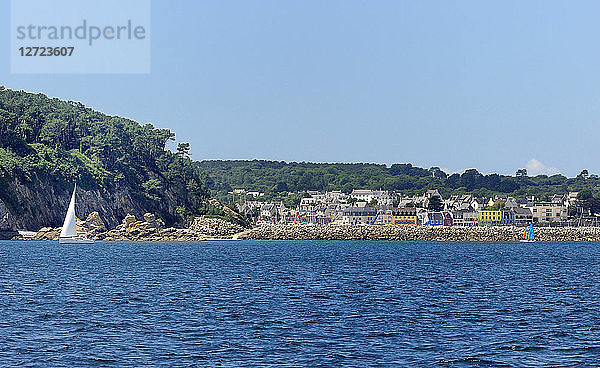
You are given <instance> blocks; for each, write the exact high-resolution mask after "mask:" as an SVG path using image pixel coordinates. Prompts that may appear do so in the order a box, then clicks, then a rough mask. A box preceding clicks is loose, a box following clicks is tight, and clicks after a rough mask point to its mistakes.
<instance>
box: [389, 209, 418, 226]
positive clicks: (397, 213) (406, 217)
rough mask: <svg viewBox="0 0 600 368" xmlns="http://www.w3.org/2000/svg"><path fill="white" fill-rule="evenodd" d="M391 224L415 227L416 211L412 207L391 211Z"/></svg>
mask: <svg viewBox="0 0 600 368" xmlns="http://www.w3.org/2000/svg"><path fill="white" fill-rule="evenodd" d="M392 223H393V224H394V225H416V224H417V209H416V208H414V207H404V208H398V209H395V210H394V211H392Z"/></svg>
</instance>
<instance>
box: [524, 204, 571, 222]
mask: <svg viewBox="0 0 600 368" xmlns="http://www.w3.org/2000/svg"><path fill="white" fill-rule="evenodd" d="M524 207H525V208H528V209H529V210H531V214H532V216H533V222H534V223H537V222H549V223H553V222H564V221H567V207H565V206H564V205H563V204H562V203H554V202H529V203H527V204H526V205H525V206H524Z"/></svg>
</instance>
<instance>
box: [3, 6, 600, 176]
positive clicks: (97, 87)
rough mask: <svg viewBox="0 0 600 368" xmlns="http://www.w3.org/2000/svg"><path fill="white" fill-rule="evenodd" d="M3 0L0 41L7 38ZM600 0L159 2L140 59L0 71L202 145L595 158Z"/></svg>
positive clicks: (594, 168)
mask: <svg viewBox="0 0 600 368" xmlns="http://www.w3.org/2000/svg"><path fill="white" fill-rule="evenodd" d="M8 10H9V1H7V0H0V24H2V25H1V26H0V27H2V28H1V29H3V32H4V36H3V37H0V50H8V49H9V36H8V34H9V24H10V22H9V11H8ZM599 14H600V2H594V1H577V2H566V1H560V2H558V1H547V0H545V1H507V0H503V1H496V2H491V1H452V2H450V1H441V0H440V1H421V0H420V1H366V0H364V1H352V0H344V1H306V0H302V1H263V0H261V1H183V0H171V1H166V0H165V1H158V0H155V1H153V2H152V29H151V45H152V59H151V73H150V74H143V75H17V74H14V75H13V74H10V63H9V58H8V55H6V57H4V58H0V84H2V85H5V86H6V87H8V88H12V89H24V90H27V91H33V92H42V93H45V94H47V95H49V96H52V97H59V98H62V99H69V100H77V101H81V102H83V103H84V104H85V105H88V106H90V107H92V108H95V109H97V110H100V111H102V112H105V113H108V114H114V115H120V116H124V117H128V118H132V119H134V120H137V121H139V122H142V123H145V122H151V123H153V124H154V125H155V126H157V127H163V128H170V129H171V130H173V131H174V132H175V133H176V134H177V140H178V141H189V142H190V143H191V145H192V155H193V158H194V159H196V160H202V159H253V158H259V159H273V160H286V161H317V162H379V163H388V164H390V163H396V162H410V163H413V164H414V165H418V166H422V167H430V166H440V167H442V168H445V169H447V170H449V171H462V170H464V169H466V168H471V167H474V168H477V169H479V170H481V171H483V172H486V173H489V172H499V173H507V174H514V172H515V171H516V170H517V169H518V168H521V167H528V168H529V169H530V173H535V172H549V173H552V172H556V171H558V172H561V173H563V174H566V175H568V176H574V175H576V174H577V173H579V171H581V169H583V168H587V169H589V170H590V172H594V173H598V172H600V161H599V160H598V146H597V144H598V143H597V142H598V141H599V139H600V124H599V123H600V116H599V112H600V72H599V71H600V70H599V69H600V43H599V42H598V39H599V36H600V22H599V21H598V15H599Z"/></svg>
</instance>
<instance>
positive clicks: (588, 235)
mask: <svg viewBox="0 0 600 368" xmlns="http://www.w3.org/2000/svg"><path fill="white" fill-rule="evenodd" d="M524 232H525V228H523V227H513V226H489V227H452V226H447V227H446V226H437V227H431V226H406V225H404V226H389V225H382V226H376V225H375V226H373V225H263V226H260V227H256V228H254V229H251V230H248V231H246V232H244V233H242V234H239V235H238V236H237V238H238V239H248V240H427V241H453V240H456V241H516V240H520V239H521V238H522V237H523V233H524ZM534 237H535V240H539V241H600V227H576V228H575V227H571V228H567V227H552V228H550V227H540V228H534Z"/></svg>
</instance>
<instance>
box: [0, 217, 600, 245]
mask: <svg viewBox="0 0 600 368" xmlns="http://www.w3.org/2000/svg"><path fill="white" fill-rule="evenodd" d="M217 223H218V224H219V225H221V226H220V227H214V228H211V229H207V228H206V227H204V226H203V227H196V228H185V229H181V228H173V227H169V228H163V229H158V228H147V227H144V226H134V227H121V228H119V229H113V230H109V231H104V232H99V233H96V234H94V238H95V239H96V240H104V241H223V240H389V241H519V240H521V239H522V237H523V232H524V231H525V230H524V228H523V227H514V226H486V227H451V226H447V227H446V226H435V227H432V226H407V225H397V226H394V225H293V224H286V225H283V224H277V225H261V226H258V227H254V228H252V229H243V230H242V229H240V228H239V227H238V228H235V227H230V226H226V227H224V226H223V225H222V222H220V221H219V222H216V221H212V225H215V224H217ZM240 230H241V231H240ZM59 233H60V228H42V229H40V231H38V232H35V233H33V234H35V235H33V236H26V237H25V236H22V235H20V234H19V233H17V232H13V233H10V234H11V235H12V236H4V237H3V239H6V240H58V235H59ZM5 235H6V234H5ZM30 235H31V233H30ZM534 239H535V240H536V241H600V227H539V228H534Z"/></svg>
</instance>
